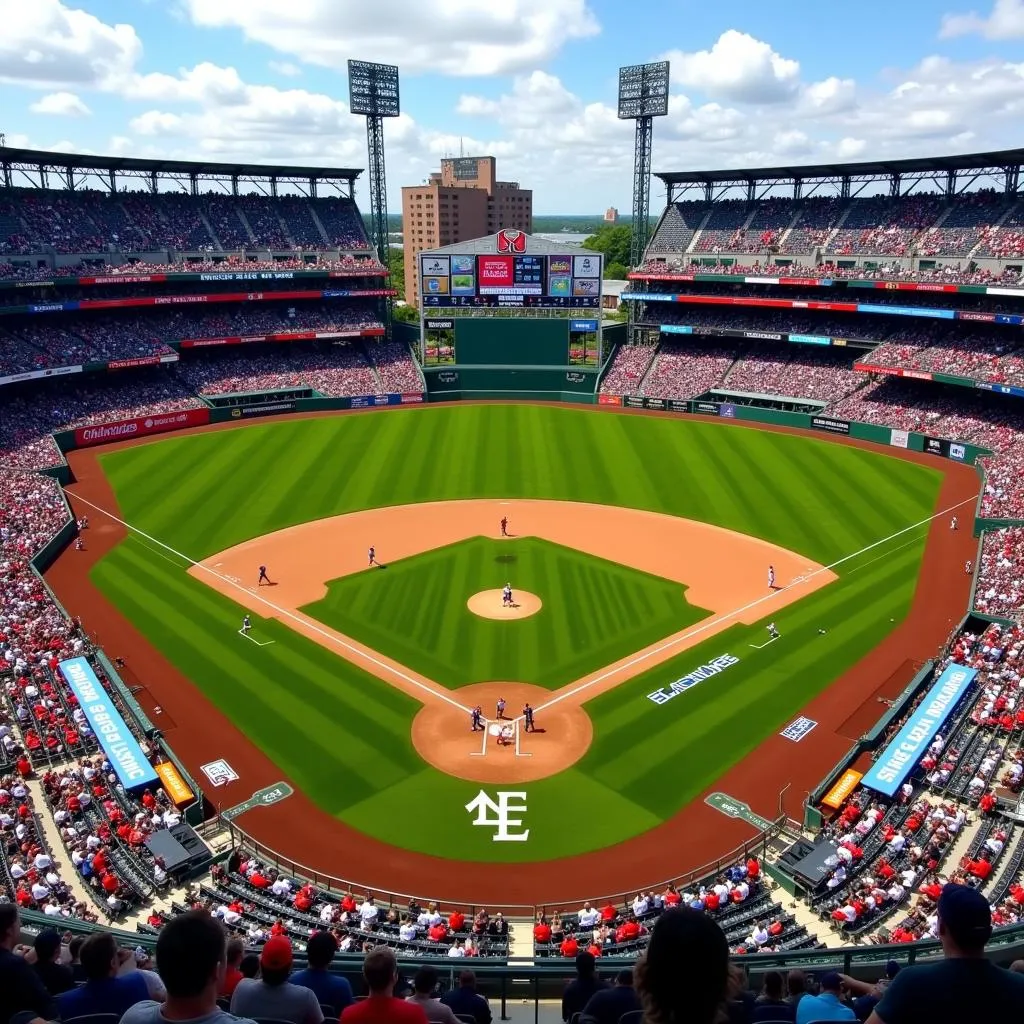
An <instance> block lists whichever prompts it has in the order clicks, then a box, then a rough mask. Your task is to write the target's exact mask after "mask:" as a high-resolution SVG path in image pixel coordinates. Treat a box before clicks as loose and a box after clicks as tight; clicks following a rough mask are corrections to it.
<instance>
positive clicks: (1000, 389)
mask: <svg viewBox="0 0 1024 1024" xmlns="http://www.w3.org/2000/svg"><path fill="white" fill-rule="evenodd" d="M664 329H665V328H664V327H663V328H662V330H664ZM974 383H975V386H976V387H979V388H981V390H982V391H995V392H996V393H997V394H1000V395H1013V396H1015V397H1016V398H1024V388H1015V387H1011V386H1010V385H1009V384H990V383H989V382H988V381H986V380H978V381H975V382H974Z"/></svg>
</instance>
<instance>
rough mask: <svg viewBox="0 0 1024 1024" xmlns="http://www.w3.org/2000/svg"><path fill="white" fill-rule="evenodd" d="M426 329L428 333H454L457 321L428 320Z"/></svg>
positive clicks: (425, 325) (425, 324)
mask: <svg viewBox="0 0 1024 1024" xmlns="http://www.w3.org/2000/svg"><path fill="white" fill-rule="evenodd" d="M424 327H426V329H427V330H428V331H454V330H455V321H454V320H427V321H425V323H424Z"/></svg>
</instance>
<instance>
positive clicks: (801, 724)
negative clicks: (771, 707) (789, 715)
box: [779, 715, 818, 743]
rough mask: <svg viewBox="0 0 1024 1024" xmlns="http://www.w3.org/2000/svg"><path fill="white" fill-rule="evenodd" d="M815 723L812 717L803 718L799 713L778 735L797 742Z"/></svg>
mask: <svg viewBox="0 0 1024 1024" xmlns="http://www.w3.org/2000/svg"><path fill="white" fill-rule="evenodd" d="M817 724H818V723H817V722H815V721H814V719H813V718H804V717H803V716H802V715H801V716H800V717H799V718H795V719H793V721H792V722H790V723H789V725H787V726H786V728H785V729H783V730H782V732H780V733H779V735H780V736H782V737H783V738H785V739H787V740H792V741H793V742H794V743H799V742H800V741H801V740H802V739H803V738H804V737H805V736H806V735H807V734H808V733H809V732H810V731H811V730H812V729H813V728H814V727H815V726H816V725H817Z"/></svg>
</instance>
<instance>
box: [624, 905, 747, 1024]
mask: <svg viewBox="0 0 1024 1024" xmlns="http://www.w3.org/2000/svg"><path fill="white" fill-rule="evenodd" d="M633 977H634V981H635V985H636V992H637V995H638V996H639V997H640V1005H641V1007H642V1008H643V1014H644V1022H645V1024H716V1022H717V1021H718V1020H720V1019H721V1018H722V1016H723V1015H724V1013H725V1005H726V1001H727V1000H728V996H729V943H728V942H727V941H726V938H725V934H724V933H723V932H722V929H721V928H719V927H718V925H717V924H715V922H714V921H712V920H711V918H710V917H708V915H707V914H705V913H703V912H702V911H696V910H691V909H690V908H689V907H673V908H672V909H671V910H666V911H665V912H664V913H663V914H662V915H661V917H659V918H658V920H657V922H656V923H655V925H654V928H653V929H652V930H651V941H650V943H649V944H648V946H647V950H646V951H645V952H644V953H643V954H642V955H641V957H640V959H639V960H637V964H636V969H635V972H634V975H633Z"/></svg>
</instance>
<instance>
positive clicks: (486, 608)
mask: <svg viewBox="0 0 1024 1024" xmlns="http://www.w3.org/2000/svg"><path fill="white" fill-rule="evenodd" d="M501 595H502V591H501V590H481V591H480V593H479V594H474V595H473V596H472V597H471V598H470V599H469V600H468V601H467V602H466V607H467V608H468V609H469V610H470V611H471V612H472V613H473V614H474V615H479V616H480V618H482V619H525V618H528V617H529V616H531V615H536V614H537V612H539V611H540V609H541V606H542V604H543V602H542V601H541V599H540V598H539V597H537V595H536V594H528V593H527V592H526V591H525V590H513V591H512V607H511V608H509V607H508V606H506V605H504V604H502V601H501Z"/></svg>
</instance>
